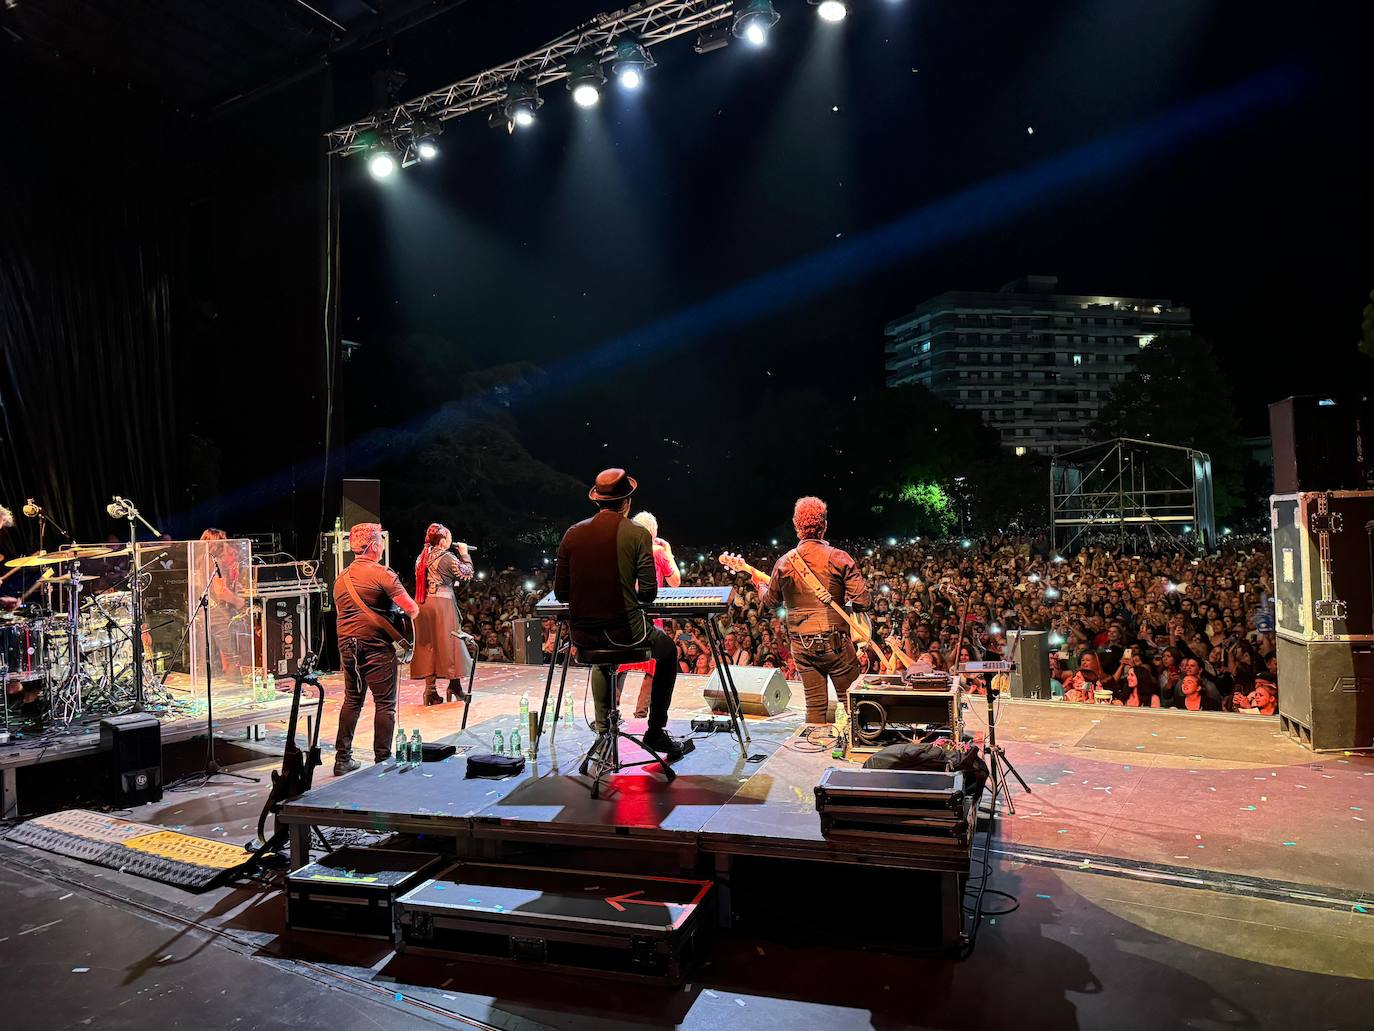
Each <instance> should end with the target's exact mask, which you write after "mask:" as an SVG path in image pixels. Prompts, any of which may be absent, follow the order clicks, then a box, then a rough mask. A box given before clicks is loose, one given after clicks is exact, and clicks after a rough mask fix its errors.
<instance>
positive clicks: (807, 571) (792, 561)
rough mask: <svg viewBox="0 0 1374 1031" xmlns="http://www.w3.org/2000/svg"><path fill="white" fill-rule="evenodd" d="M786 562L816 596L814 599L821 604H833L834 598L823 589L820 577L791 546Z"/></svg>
mask: <svg viewBox="0 0 1374 1031" xmlns="http://www.w3.org/2000/svg"><path fill="white" fill-rule="evenodd" d="M786 557H787V564H788V565H790V566H791V567H792V572H793V573H795V574H796V575H797V579H798V580H800V581H801V582H802V583H803V584H805V585H806V589H807V590H808V591H810V592H811V593H812V594H814V595H815V596H816V600H817V601H819V602H820V603H821V604H822V605H826V606H829V605H833V604H834V602H835V599H834V598H832V597H831V596H830V592H829V591H827V590H826V589H825V585H824V584H822V583H821V581H820V578H819V577H818V576H816V574H815V572H814V571H813V570H812V569H811V566H810V565H809V564H808V563H807V561H806V559H804V558H802V557H801V552H799V551H798V550H797V549H796V548H793V549H792V550H791V551H789V552H788V553H787V556H786Z"/></svg>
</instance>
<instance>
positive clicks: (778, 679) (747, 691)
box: [701, 666, 792, 716]
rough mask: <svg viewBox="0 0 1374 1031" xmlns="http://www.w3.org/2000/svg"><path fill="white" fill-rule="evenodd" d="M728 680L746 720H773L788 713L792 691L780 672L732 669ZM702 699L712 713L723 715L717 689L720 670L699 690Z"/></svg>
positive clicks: (759, 668)
mask: <svg viewBox="0 0 1374 1031" xmlns="http://www.w3.org/2000/svg"><path fill="white" fill-rule="evenodd" d="M730 679H731V680H732V681H734V684H735V690H736V691H738V692H739V708H740V712H742V713H744V715H746V716H776V715H777V714H778V713H780V712H786V711H787V703H788V702H790V701H791V700H792V689H791V688H790V687H788V686H787V681H786V680H784V679H783V676H782V672H781V671H780V670H776V669H768V668H767V667H764V666H731V667H730ZM701 694H702V697H704V698H705V699H706V704H707V705H709V706H710V707H711V711H712V712H725V711H727V710H726V708H725V692H724V690H723V689H722V688H721V686H720V670H716V671H715V672H714V673H712V674H711V679H710V680H708V681H706V687H705V688H703V689H702V692H701Z"/></svg>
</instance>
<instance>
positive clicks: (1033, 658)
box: [1007, 630, 1050, 700]
mask: <svg viewBox="0 0 1374 1031" xmlns="http://www.w3.org/2000/svg"><path fill="white" fill-rule="evenodd" d="M1007 637H1008V639H1010V640H1013V641H1015V642H1016V650H1015V651H1014V652H1013V654H1012V661H1013V662H1014V663H1016V669H1015V671H1014V672H1013V673H1012V674H1011V696H1012V697H1013V698H1044V699H1047V700H1048V699H1049V698H1050V644H1049V641H1050V635H1049V632H1048V631H1046V630H1024V631H1022V632H1021V634H1020V635H1019V637H1018V635H1017V633H1016V631H1015V630H1010V631H1008V632H1007Z"/></svg>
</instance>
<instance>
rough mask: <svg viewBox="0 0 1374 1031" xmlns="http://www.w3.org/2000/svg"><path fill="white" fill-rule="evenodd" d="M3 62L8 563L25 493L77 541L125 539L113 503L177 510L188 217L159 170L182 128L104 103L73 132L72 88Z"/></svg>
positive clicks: (0, 176)
mask: <svg viewBox="0 0 1374 1031" xmlns="http://www.w3.org/2000/svg"><path fill="white" fill-rule="evenodd" d="M4 56H5V57H6V58H8V59H9V60H8V61H5V62H0V63H5V64H6V67H7V71H6V72H5V73H4V74H3V75H0V84H2V85H3V88H4V92H5V95H6V97H7V98H8V99H7V100H6V101H5V104H6V107H7V108H8V110H7V111H6V124H7V126H8V133H9V134H10V141H11V143H13V144H16V145H14V146H6V148H5V149H4V152H3V154H0V193H2V194H3V197H4V201H3V207H2V208H0V211H2V212H3V213H2V214H0V356H2V357H3V368H0V435H2V436H3V442H2V447H3V450H0V504H4V505H5V506H6V507H8V508H10V509H12V510H13V512H14V515H15V517H16V520H17V521H18V525H17V526H16V527H15V529H14V530H11V531H9V532H8V533H7V534H0V551H4V552H6V553H9V554H14V553H16V552H18V551H20V550H25V549H30V548H35V547H37V532H36V525H35V524H34V523H33V522H32V521H28V520H25V519H24V518H23V516H22V515H21V514H20V507H21V506H22V505H23V503H24V499H25V498H26V497H33V498H35V499H37V500H38V502H39V503H40V504H42V505H44V506H45V507H46V508H47V509H48V510H49V512H50V513H51V515H52V517H53V518H54V519H55V520H57V521H58V522H59V523H60V524H61V525H63V526H64V527H66V528H67V529H68V530H70V531H71V533H72V534H74V535H75V536H76V537H77V538H79V539H84V540H99V539H102V538H104V537H105V535H106V534H108V533H111V532H114V533H118V534H120V535H121V536H122V535H123V534H124V533H126V532H127V527H125V526H121V525H119V524H117V523H115V522H114V521H112V520H111V519H110V518H109V516H108V515H106V513H105V511H104V508H105V505H106V504H107V503H108V502H109V500H110V497H111V495H113V494H120V495H124V496H127V497H129V498H131V499H133V500H134V501H135V502H136V503H137V504H138V505H139V506H140V508H142V509H143V510H144V512H145V513H146V514H147V515H148V517H149V518H151V519H157V518H163V517H166V516H168V515H170V513H171V512H172V510H173V504H174V500H175V499H174V493H175V490H176V485H177V484H178V481H179V477H180V473H181V469H182V462H181V453H182V442H181V434H180V432H179V425H178V411H179V407H180V406H179V399H178V398H177V397H176V391H175V373H176V368H177V361H176V355H175V352H174V346H173V339H174V338H173V327H174V323H175V318H176V312H175V308H176V303H175V297H176V267H177V261H178V252H179V247H180V226H181V221H182V217H181V212H182V207H181V204H180V203H179V198H178V196H177V194H176V192H175V189H174V187H173V185H172V183H171V182H170V181H169V180H170V179H171V177H170V176H169V174H168V173H169V172H170V169H169V167H168V166H167V164H166V163H165V160H164V158H165V153H166V147H165V143H164V141H165V140H167V139H168V138H169V134H170V132H171V131H174V130H175V127H176V120H175V117H173V116H166V115H158V114H156V113H154V115H153V116H151V117H150V116H149V115H148V114H147V113H146V112H145V111H143V110H142V109H141V108H140V109H139V116H138V117H137V118H133V117H130V116H131V111H130V109H129V107H128V106H127V102H121V103H118V104H111V103H107V102H102V103H101V104H99V105H98V112H99V113H98V114H97V115H96V117H95V118H94V119H93V121H94V122H95V125H94V126H93V127H92V126H89V125H87V124H84V121H83V124H82V125H80V127H79V128H74V127H73V123H72V121H71V120H70V118H66V117H61V116H60V115H57V114H55V112H58V111H61V110H63V109H64V108H66V104H67V102H68V101H72V102H75V99H76V98H74V97H72V95H71V91H72V89H73V87H72V86H70V85H66V86H64V84H63V82H62V81H61V79H60V78H58V79H57V80H54V77H53V74H52V67H51V66H50V65H48V64H46V63H40V62H37V61H35V60H32V59H30V58H29V57H28V56H27V55H26V54H24V52H23V51H20V50H11V51H10V52H9V53H7V54H5V55H4ZM18 79H22V81H23V86H22V87H20V86H19V85H18V83H17V82H16V80H18ZM86 85H87V86H89V83H87V84H86ZM49 86H51V87H52V88H53V91H54V92H48V91H47V89H46V87H49ZM21 96H22V97H23V101H24V102H23V103H22V104H20V103H19V102H18V100H19V98H20V97H21ZM53 543H54V538H53V537H52V536H50V537H49V538H48V545H49V547H51V546H53Z"/></svg>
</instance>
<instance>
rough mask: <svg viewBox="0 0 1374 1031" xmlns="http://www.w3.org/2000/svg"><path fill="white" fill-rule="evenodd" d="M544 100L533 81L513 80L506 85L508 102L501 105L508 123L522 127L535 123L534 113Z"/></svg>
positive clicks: (502, 112) (508, 124)
mask: <svg viewBox="0 0 1374 1031" xmlns="http://www.w3.org/2000/svg"><path fill="white" fill-rule="evenodd" d="M543 103H544V101H543V100H542V99H541V98H540V96H539V90H537V89H535V86H534V83H532V82H512V83H511V84H510V85H509V86H507V87H506V102H505V103H504V104H502V105H501V114H502V115H503V116H504V117H505V120H506V125H507V126H508V127H509V126H516V125H518V126H520V127H521V128H522V129H523V128H525V127H526V126H528V125H532V124H534V113H535V112H536V111H538V110H539V107H540V105H541V104H543Z"/></svg>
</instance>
